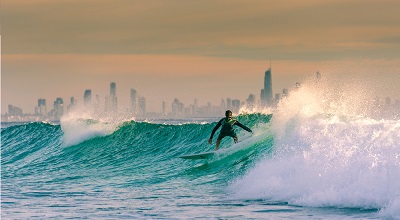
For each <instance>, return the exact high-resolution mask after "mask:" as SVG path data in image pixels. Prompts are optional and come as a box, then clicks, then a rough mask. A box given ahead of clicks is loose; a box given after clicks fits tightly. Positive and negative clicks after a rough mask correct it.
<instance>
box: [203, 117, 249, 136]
mask: <svg viewBox="0 0 400 220" xmlns="http://www.w3.org/2000/svg"><path fill="white" fill-rule="evenodd" d="M234 125H237V126H239V127H241V128H243V129H244V130H246V131H248V132H252V131H251V129H250V128H248V127H246V126H244V125H242V124H241V123H240V122H238V121H237V120H236V119H233V118H229V119H227V118H222V119H221V120H219V122H218V124H217V125H215V127H214V129H213V131H212V133H211V137H210V139H212V138H213V136H214V134H215V132H216V131H217V130H218V128H219V127H221V126H222V128H221V131H220V133H219V136H218V140H221V139H222V138H224V137H226V136H229V137H233V138H234V140H235V142H236V141H237V135H236V133H235V130H234V129H233V126H234Z"/></svg>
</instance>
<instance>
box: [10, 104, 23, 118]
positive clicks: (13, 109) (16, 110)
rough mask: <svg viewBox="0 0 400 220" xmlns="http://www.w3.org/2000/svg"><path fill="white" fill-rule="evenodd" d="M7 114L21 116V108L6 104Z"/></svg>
mask: <svg viewBox="0 0 400 220" xmlns="http://www.w3.org/2000/svg"><path fill="white" fill-rule="evenodd" d="M8 114H9V115H11V116H22V115H23V113H22V109H21V108H18V107H16V106H13V105H8Z"/></svg>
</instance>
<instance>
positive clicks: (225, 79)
mask: <svg viewBox="0 0 400 220" xmlns="http://www.w3.org/2000/svg"><path fill="white" fill-rule="evenodd" d="M399 8H400V2H399V1H392V0H383V1H379V2H378V1H372V2H368V4H366V3H365V1H362V0H349V1H343V0H339V1H336V0H327V1H323V2H321V1H316V0H306V1H301V2H293V1H286V0H284V1H273V0H267V1H261V0H255V1H251V2H247V1H236V0H233V1H227V0H221V1H216V2H214V1H213V3H212V4H210V2H208V1H198V2H197V1H181V0H171V1H162V0H155V1H151V2H147V1H123V0H116V1H113V2H112V3H111V2H109V1H104V0H98V1H97V0H96V1H94V0H88V1H84V2H82V1H77V0H68V1H67V0H60V1H51V0H31V1H21V0H4V1H2V33H1V34H2V35H1V44H2V45H1V52H2V54H1V59H2V62H1V65H2V68H1V69H2V73H1V74H2V75H1V80H2V87H1V112H2V113H4V112H7V107H8V105H9V104H13V105H15V106H19V107H20V108H22V109H23V111H24V112H33V111H34V109H32V106H35V105H37V103H36V102H37V99H38V98H41V97H46V99H47V101H48V102H49V100H51V102H53V101H54V100H56V98H57V97H61V98H63V99H64V101H67V100H69V98H70V97H71V96H74V97H81V93H82V92H81V91H84V90H85V89H91V90H92V92H93V93H94V95H95V94H98V95H99V96H100V97H105V96H106V94H109V88H108V86H109V85H108V83H110V82H113V81H114V82H115V83H117V84H118V86H119V88H120V91H121V92H122V93H121V95H118V103H129V94H130V88H135V89H136V90H137V91H140V93H141V95H142V96H143V97H147V98H148V102H147V106H148V110H149V111H156V110H157V109H159V108H162V107H160V104H159V103H160V102H162V101H168V102H169V101H171V100H172V101H173V100H174V98H179V99H180V100H181V101H182V102H185V103H189V102H192V99H193V98H197V99H198V102H199V103H200V104H202V103H205V102H208V101H210V102H212V103H219V102H220V99H221V98H225V97H237V98H238V99H241V100H245V99H246V98H247V96H248V94H254V95H256V96H259V95H260V91H259V89H260V88H261V87H262V82H261V81H262V80H261V79H260V73H261V74H262V72H263V71H265V69H266V68H267V67H268V65H269V62H270V60H272V65H273V69H274V75H273V76H272V81H273V82H274V83H273V91H278V90H280V89H282V88H289V87H291V86H292V84H293V82H301V81H303V80H304V79H305V78H307V77H309V76H310V75H312V74H314V73H315V72H316V71H320V72H321V73H323V74H324V75H329V76H332V77H333V78H335V77H336V78H337V79H338V80H343V83H344V84H346V83H347V84H348V86H351V84H350V82H352V80H353V79H354V78H357V79H359V80H361V81H362V83H363V84H365V85H367V84H371V83H372V84H375V85H376V86H377V87H378V88H377V90H378V91H377V93H376V95H377V96H380V97H386V96H390V97H392V98H396V97H399V96H400V89H398V85H399V84H400V70H399V68H398V67H399V66H400V53H398V51H399V50H400V37H399V36H400V32H399V28H398V27H399V25H400V12H399ZM79 99H81V98H79ZM78 101H81V100H78ZM47 104H49V103H47Z"/></svg>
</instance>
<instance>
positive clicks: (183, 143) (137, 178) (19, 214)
mask: <svg viewBox="0 0 400 220" xmlns="http://www.w3.org/2000/svg"><path fill="white" fill-rule="evenodd" d="M274 117H276V118H277V119H276V121H273V120H271V119H272V115H270V114H263V113H252V114H241V115H239V116H238V117H237V119H238V120H239V121H240V122H241V123H243V124H245V125H246V126H248V127H250V128H251V129H252V130H253V131H254V134H250V133H247V132H246V131H243V130H241V129H240V128H237V133H238V135H239V138H240V142H239V143H237V144H234V143H233V141H232V140H231V139H224V140H223V141H222V143H221V149H220V150H219V151H218V153H217V154H216V155H215V156H214V157H213V158H211V159H209V160H183V159H180V158H179V156H180V155H184V154H193V153H199V152H204V151H210V150H213V149H214V147H215V146H214V145H209V144H208V143H207V140H208V138H209V135H210V133H211V131H212V129H213V127H214V126H215V124H216V121H217V120H205V121H194V120H187V121H186V122H185V121H180V122H179V123H178V122H171V121H158V122H136V121H134V120H128V121H123V122H118V123H117V122H109V121H108V122H104V121H100V120H93V119H90V120H89V119H82V118H68V119H64V120H62V121H61V123H60V124H55V125H53V124H48V123H42V122H40V123H28V124H20V125H13V126H9V127H4V128H2V129H1V142H2V143H1V154H2V155H1V156H2V157H1V180H2V181H1V208H2V210H1V217H2V219H26V218H29V219H35V218H39V219H43V218H45V219H49V218H56V219H66V218H89V219H120V218H122V219H187V218H206V219H220V218H222V219H287V218H289V219H344V218H346V219H347V218H361V219H380V218H392V219H396V218H399V217H400V211H399V208H400V149H399V148H400V146H399V143H400V137H399V136H400V135H399V134H400V122H399V121H394V120H372V119H367V118H364V119H363V118H361V119H359V118H358V119H351V118H350V119H349V118H345V119H339V118H337V117H334V116H329V115H320V116H318V117H313V118H308V119H307V120H304V118H301V117H294V118H291V119H290V120H289V121H287V122H285V123H281V122H279V120H278V119H279V117H280V116H279V113H277V116H275V115H274ZM214 143H215V138H214Z"/></svg>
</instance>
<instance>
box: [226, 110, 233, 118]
mask: <svg viewBox="0 0 400 220" xmlns="http://www.w3.org/2000/svg"><path fill="white" fill-rule="evenodd" d="M225 117H226V118H232V112H231V110H226V112H225Z"/></svg>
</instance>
